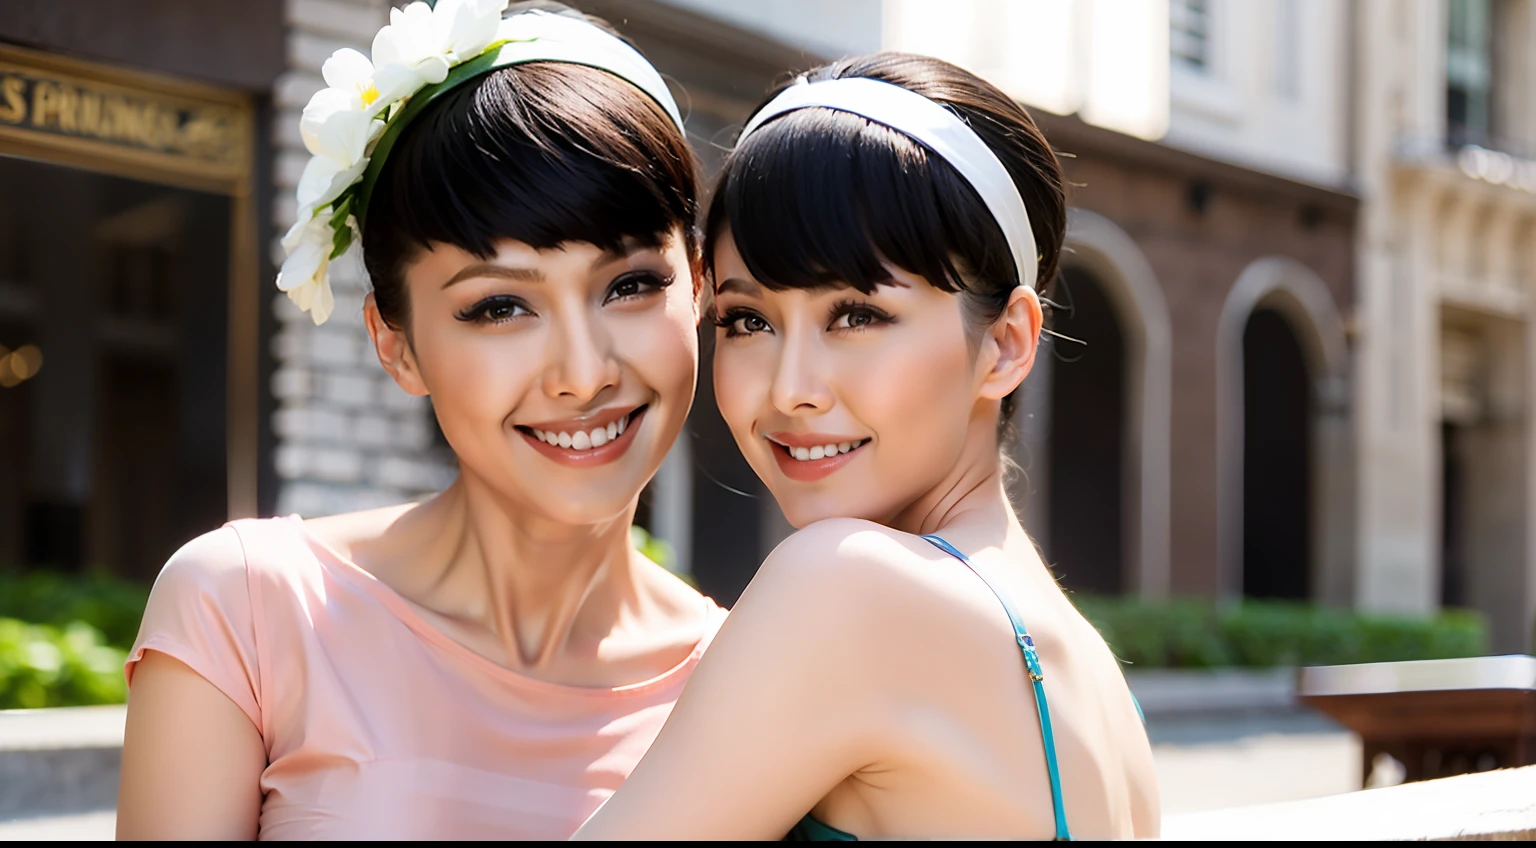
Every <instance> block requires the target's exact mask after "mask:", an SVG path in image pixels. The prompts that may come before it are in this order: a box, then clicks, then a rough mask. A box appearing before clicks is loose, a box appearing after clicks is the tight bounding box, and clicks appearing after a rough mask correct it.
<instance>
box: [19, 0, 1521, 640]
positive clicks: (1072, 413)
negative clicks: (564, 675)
mask: <svg viewBox="0 0 1536 848" xmlns="http://www.w3.org/2000/svg"><path fill="white" fill-rule="evenodd" d="M390 5H391V4H390V3H389V2H388V1H387V0H260V1H259V2H249V3H242V4H234V5H231V6H228V7H226V6H224V5H220V6H219V7H218V11H217V12H216V13H214V12H212V11H211V10H210V9H209V7H207V6H206V5H204V4H200V3H198V2H196V0H135V2H130V3H108V2H105V0H81V2H78V3H74V4H69V7H68V8H65V7H64V5H63V4H53V3H49V2H44V0H3V3H0V9H3V14H0V346H3V347H0V445H3V446H5V448H6V450H7V451H8V452H9V456H16V457H24V458H25V461H24V462H14V463H13V462H3V463H0V565H3V564H5V563H8V562H19V563H22V564H42V563H53V564H56V565H59V566H63V567H76V568H78V567H84V566H86V565H88V564H93V563H95V564H103V565H106V566H107V567H109V568H111V569H113V570H117V571H119V572H122V573H127V574H136V575H141V576H147V575H149V574H152V573H153V572H154V569H155V567H156V566H157V565H158V562H159V561H162V560H163V559H164V557H165V556H166V555H167V554H168V553H169V552H170V550H173V549H174V547H175V545H176V544H178V543H179V542H180V541H184V540H185V539H186V538H188V537H189V536H190V535H192V534H194V533H195V532H196V531H198V530H200V529H204V528H207V527H211V526H212V525H214V524H216V523H217V522H218V521H219V520H220V519H222V518H224V517H227V516H238V515H250V514H258V513H260V514H272V513H290V512H298V513H300V514H303V515H321V514H327V513H333V512H338V511H344V510H348V509H357V508H363V507H368V506H373V505H380V504H385V503H395V502H399V501H401V500H404V499H409V498H415V497H420V496H422V495H424V494H427V493H430V492H432V491H435V490H436V489H438V488H440V487H441V486H443V485H445V484H446V483H447V482H448V481H449V480H451V479H452V475H453V473H454V472H453V467H452V461H451V453H450V452H449V451H448V450H447V448H446V445H444V444H443V443H442V439H441V436H440V435H439V434H438V432H437V430H436V427H435V424H434V421H433V419H432V415H431V410H430V408H429V406H428V405H427V404H426V403H425V402H424V401H422V400H420V399H415V398H410V397H408V396H406V395H405V394H404V393H403V392H401V391H400V390H399V389H398V388H397V387H396V386H395V385H394V384H393V383H392V381H390V380H389V378H388V377H387V376H386V375H384V373H383V372H382V370H381V369H380V368H379V367H378V366H377V364H376V361H375V359H374V356H373V354H372V351H371V348H370V346H369V344H368V342H367V337H366V334H365V333H364V331H363V328H362V322H361V318H360V304H361V300H362V297H363V294H364V293H365V291H366V283H365V281H364V278H363V275H362V273H361V269H360V263H356V262H350V263H349V262H347V261H343V262H341V263H339V265H340V267H334V269H333V280H334V281H335V284H336V296H337V310H336V313H335V315H334V317H333V318H332V319H331V321H330V322H329V323H327V324H326V325H325V326H324V327H318V328H317V327H315V326H313V325H312V323H310V322H309V321H308V319H307V318H306V317H304V316H303V315H301V314H300V313H298V312H297V310H296V309H294V308H293V307H292V305H291V304H290V303H288V301H287V300H286V299H285V298H283V297H281V296H280V295H278V294H277V293H276V292H275V291H274V290H273V289H272V288H271V287H270V282H271V280H272V278H273V276H274V273H275V267H276V263H277V262H278V260H279V259H280V251H279V249H278V246H277V244H276V237H277V236H278V235H280V234H281V233H282V232H283V231H284V230H285V229H286V228H287V226H288V224H289V223H291V220H292V216H293V214H294V209H293V201H292V198H291V195H292V189H293V186H294V184H295V183H296V181H297V179H298V176H299V173H300V172H301V170H302V168H303V165H304V162H305V160H306V157H307V154H306V153H305V151H304V149H303V145H302V143H301V141H300V139H299V136H298V115H299V112H300V110H301V109H302V108H303V105H304V104H305V103H306V102H307V100H308V98H309V97H310V95H311V94H312V93H313V92H314V91H315V90H317V89H318V88H319V87H320V86H321V84H322V82H321V79H320V74H319V71H320V66H321V64H322V63H323V62H324V60H325V59H326V57H328V56H329V55H330V53H331V52H332V51H333V50H335V49H337V48H340V47H345V46H351V47H356V48H359V49H363V50H365V51H366V50H367V48H368V46H369V42H370V41H371V39H372V36H373V34H374V33H375V32H376V30H377V29H378V27H380V26H381V25H383V23H385V22H386V20H387V16H388V10H389V7H390ZM573 5H576V6H578V7H580V8H583V9H585V10H588V11H591V12H593V13H596V14H598V15H601V16H603V17H605V18H607V19H608V20H610V21H612V22H613V23H614V24H615V25H617V26H618V27H620V28H621V29H622V30H623V31H624V32H625V33H626V34H627V35H628V36H630V37H631V38H632V39H633V40H634V41H635V42H636V43H637V44H638V45H639V46H640V47H641V48H642V49H643V50H644V51H645V52H646V53H647V55H649V56H650V57H651V58H652V59H653V61H654V62H655V63H656V65H657V66H658V67H659V68H660V69H661V70H662V72H663V73H664V74H665V75H666V76H667V77H668V79H669V81H670V82H671V83H672V84H674V86H675V88H676V90H677V93H678V95H679V101H680V103H682V104H683V107H684V111H685V113H686V114H687V115H688V123H689V128H690V130H689V131H690V136H691V139H692V140H693V141H694V143H695V146H696V148H697V149H698V150H699V151H700V153H701V155H702V157H703V158H704V160H705V162H706V166H707V167H708V168H709V169H710V170H711V171H713V170H714V169H715V168H716V167H717V166H718V163H719V161H720V157H721V155H722V151H723V150H725V149H726V148H727V147H728V146H729V144H730V143H731V141H732V140H733V139H734V134H735V129H736V127H738V126H739V124H740V122H741V121H742V120H743V119H744V118H745V117H746V116H747V114H748V113H749V112H750V110H751V108H752V107H753V106H754V105H755V104H756V103H757V102H758V101H759V100H760V98H761V97H762V95H763V93H764V92H765V91H766V90H767V88H768V87H769V86H770V85H771V84H772V83H773V82H774V81H776V80H778V79H780V78H782V77H783V75H784V73H785V72H786V71H791V70H803V69H805V68H807V67H810V66H812V65H814V64H817V63H818V62H820V61H822V60H824V59H826V58H834V57H837V56H842V55H851V54H857V53H863V52H869V51H872V50H877V49H884V48H893V49H908V50H914V51H918V52H927V53H932V54H935V55H940V56H943V57H945V58H950V59H953V60H954V61H956V62H958V63H960V64H962V65H964V66H966V67H969V68H972V69H973V70H976V71H977V72H979V73H981V74H982V75H984V76H986V77H987V78H989V79H991V80H993V81H995V82H997V83H998V84H999V85H1000V86H1001V87H1003V88H1004V89H1005V90H1007V91H1008V92H1009V93H1010V94H1012V95H1013V96H1015V97H1017V98H1018V99H1019V100H1020V101H1021V102H1023V103H1025V104H1026V106H1028V107H1029V108H1030V110H1031V112H1032V113H1033V114H1034V115H1035V116H1036V118H1037V120H1038V121H1039V123H1040V124H1041V126H1042V127H1043V128H1044V130H1045V131H1046V134H1047V136H1048V137H1049V139H1050V140H1051V142H1052V144H1053V145H1054V146H1055V147H1056V148H1057V149H1058V150H1059V151H1061V152H1062V153H1063V154H1065V155H1067V156H1068V157H1069V158H1067V159H1065V160H1064V161H1065V166H1066V169H1067V174H1068V177H1069V179H1070V180H1071V182H1072V183H1073V187H1072V190H1071V194H1070V201H1071V204H1072V207H1073V208H1072V212H1071V219H1070V227H1069V234H1068V242H1069V249H1070V252H1069V255H1068V257H1067V261H1066V262H1065V266H1064V267H1065V272H1064V276H1063V279H1062V280H1061V281H1060V283H1059V284H1058V287H1057V290H1056V291H1055V293H1054V294H1053V299H1054V300H1055V301H1056V303H1058V304H1060V306H1061V308H1060V309H1058V310H1057V314H1056V315H1055V318H1054V321H1055V324H1054V326H1055V329H1056V331H1057V332H1059V333H1060V334H1061V335H1063V336H1066V337H1070V338H1071V339H1076V340H1080V341H1081V342H1082V343H1081V344H1080V343H1078V342H1076V341H1070V340H1064V339H1059V338H1058V339H1054V340H1052V341H1051V342H1050V345H1051V350H1050V352H1051V353H1052V354H1053V355H1051V356H1046V357H1042V359H1041V360H1040V365H1039V366H1038V368H1037V371H1036V373H1035V374H1034V375H1032V376H1031V378H1030V380H1029V382H1028V383H1027V385H1026V396H1025V403H1024V404H1023V405H1022V408H1021V411H1020V418H1019V421H1018V424H1019V429H1020V432H1021V434H1022V437H1021V440H1020V443H1019V444H1018V446H1017V451H1018V457H1017V458H1018V460H1019V462H1020V464H1021V465H1022V466H1023V467H1024V469H1025V471H1026V473H1025V475H1024V476H1023V477H1021V478H1020V479H1019V480H1016V481H1014V483H1013V493H1014V495H1015V496H1016V499H1017V502H1018V504H1019V506H1020V509H1021V512H1022V514H1023V515H1024V517H1025V523H1026V526H1027V527H1028V528H1029V530H1030V531H1031V533H1032V534H1034V535H1035V536H1036V538H1037V539H1038V540H1039V542H1040V543H1041V546H1042V548H1043V549H1044V551H1045V552H1046V555H1047V558H1048V559H1049V560H1050V561H1051V562H1052V563H1053V564H1054V565H1055V567H1056V568H1057V569H1058V571H1059V573H1060V574H1061V576H1062V579H1063V580H1064V582H1065V583H1066V584H1067V585H1068V586H1070V587H1073V588H1076V589H1079V590H1084V591H1094V592H1101V593H1139V594H1144V595H1147V596H1151V597H1158V596H1164V595H1169V594H1196V595H1207V596H1228V597H1230V596H1254V597H1278V598H1291V599H1298V600H1311V601H1315V602H1319V603H1327V604H1334V605H1347V606H1359V607H1362V608H1368V609H1376V610H1387V611H1400V612H1414V613H1418V612H1425V611H1430V610H1433V609H1435V608H1436V607H1438V606H1440V605H1442V604H1448V605H1468V606H1475V607H1477V608H1479V609H1482V610H1484V611H1486V612H1488V613H1489V614H1490V615H1491V616H1492V618H1493V621H1494V624H1495V634H1496V647H1497V648H1499V649H1500V650H1511V649H1523V648H1524V647H1525V646H1526V645H1527V644H1528V638H1529V629H1530V619H1531V612H1532V610H1533V609H1536V585H1533V584H1536V577H1533V574H1536V522H1532V520H1531V516H1532V515H1533V514H1536V449H1533V448H1536V445H1533V444H1532V438H1531V428H1532V426H1533V421H1536V416H1533V414H1532V413H1531V411H1530V407H1531V397H1530V395H1531V394H1532V389H1531V387H1532V386H1533V385H1536V373H1533V371H1536V342H1533V337H1532V333H1531V332H1530V330H1529V329H1528V327H1527V322H1528V319H1527V317H1526V313H1527V309H1528V306H1527V302H1528V299H1529V297H1530V295H1529V294H1528V292H1529V291H1530V289H1531V288H1532V286H1533V284H1536V164H1532V163H1531V161H1530V159H1529V158H1526V157H1530V156H1532V155H1533V153H1536V10H1533V6H1536V0H1351V2H1347V3H1343V2H1335V0H970V2H952V3H932V2H921V0H846V2H838V3H824V2H813V0H664V1H663V0H574V3H573ZM113 98H116V99H113ZM109 100H110V101H111V102H112V103H119V102H121V103H126V104H130V105H132V104H138V105H137V106H134V107H133V108H132V109H128V107H126V106H124V107H117V106H114V107H111V108H115V109H119V111H121V110H123V109H128V111H126V112H123V113H122V114H124V115H127V114H129V113H130V112H131V113H132V114H133V115H136V116H137V117H132V118H123V119H121V120H120V121H119V123H120V124H121V125H122V126H123V127H127V128H128V129H126V130H123V131H121V132H116V133H115V134H114V133H112V132H107V131H106V130H103V129H101V126H102V122H101V119H100V118H98V117H92V115H94V114H95V113H94V112H91V110H92V109H99V108H101V107H99V106H94V105H82V104H99V103H105V102H108V101H109ZM17 104H21V105H20V106H18V105H17ZM134 110H137V111H134ZM114 114H116V113H114ZM166 115H169V116H171V117H164V116H166ZM156 116H159V117H156ZM157 122H158V123H157ZM152 125H153V126H170V127H172V128H173V129H174V130H175V132H173V133H171V135H170V136H167V137H166V138H157V137H152V136H153V134H152V133H149V132H148V131H147V130H144V129H142V128H143V127H147V126H152ZM135 127H138V128H139V129H134V128H135ZM130 130H131V131H130ZM167 138H169V139H170V140H167ZM199 139H201V140H199ZM26 347H30V348H31V350H30V351H28V352H27V354H26V356H25V357H20V356H18V355H16V354H14V353H13V352H15V351H19V350H20V349H22V348H26ZM704 349H705V356H706V358H707V357H708V355H709V345H708V339H707V338H706V344H705V346H704ZM37 353H40V354H41V356H42V363H43V364H42V365H41V370H38V369H37V368H34V367H32V364H29V363H33V364H35V363H34V360H35V359H36V357H35V355H34V354H37ZM3 357H11V358H10V359H5V358H3ZM13 366H14V367H13ZM8 368H9V369H10V370H9V371H8V370H7V369H8ZM7 374H9V375H10V376H9V377H7V376H6V375H7ZM22 374H26V376H25V377H22V376H20V375H22ZM702 374H703V375H704V379H703V381H702V384H701V386H700V391H699V394H698V399H697V402H696V406H695V410H694V413H693V415H692V417H691V419H690V424H689V428H688V431H687V434H686V436H685V438H684V439H683V440H682V441H681V442H680V443H679V445H678V447H677V448H676V449H675V450H674V452H673V454H672V455H671V456H670V457H669V458H668V461H667V464H666V466H665V467H664V468H663V470H662V472H661V474H660V475H658V478H657V480H656V481H655V482H654V483H653V484H652V486H651V489H650V491H649V492H648V493H647V495H646V496H645V497H644V498H643V503H642V510H641V516H640V521H641V523H643V524H645V525H646V526H648V527H650V528H651V529H652V530H653V531H654V532H655V533H656V534H657V535H659V536H661V537H663V538H665V539H667V540H668V541H669V542H671V543H672V545H673V547H674V548H675V550H676V552H677V555H678V559H679V562H680V564H681V565H683V566H684V567H686V568H689V569H690V570H692V571H693V573H694V574H695V575H696V577H697V578H698V580H699V582H700V583H701V585H702V586H703V587H704V588H705V589H706V590H709V591H711V592H712V593H714V594H716V595H717V596H719V597H720V598H721V599H722V601H725V602H729V601H731V600H733V599H734V597H735V596H736V594H737V593H738V592H739V591H740V589H741V587H743V586H744V585H745V583H746V581H747V580H748V579H749V578H750V576H751V574H752V571H753V569H754V568H755V566H756V564H757V563H758V562H759V561H760V560H761V558H762V556H763V555H765V554H766V553H767V551H768V550H770V549H771V548H772V546H773V545H774V544H776V543H777V542H778V541H779V540H780V539H782V538H783V537H784V536H785V535H786V534H787V533H788V532H790V530H791V528H789V527H788V525H787V524H786V523H785V522H784V519H783V517H782V515H781V514H780V513H779V511H778V509H777V508H776V507H775V506H774V505H773V503H772V500H771V498H769V497H767V496H766V493H765V492H764V491H763V489H762V487H761V485H760V484H759V482H758V481H757V480H756V478H755V477H754V475H753V474H752V473H751V471H750V469H749V468H747V466H746V465H745V463H744V462H743V461H742V460H741V459H740V457H739V456H738V454H737V452H736V449H735V446H734V444H733V443H732V441H731V439H730V436H729V434H728V432H726V430H725V428H724V425H723V422H721V421H720V418H719V415H718V413H716V411H715V409H714V400H713V395H712V387H711V385H710V380H709V379H708V375H709V367H708V362H707V359H706V362H705V365H704V368H703V369H702ZM7 382H10V383H13V385H10V386H6V385H5V384H6V383H7ZM144 528H149V529H144Z"/></svg>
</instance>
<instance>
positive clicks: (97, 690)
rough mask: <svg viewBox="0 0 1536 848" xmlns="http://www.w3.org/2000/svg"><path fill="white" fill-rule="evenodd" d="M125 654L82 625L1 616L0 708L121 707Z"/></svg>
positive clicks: (124, 693) (124, 690)
mask: <svg viewBox="0 0 1536 848" xmlns="http://www.w3.org/2000/svg"><path fill="white" fill-rule="evenodd" d="M127 656H128V652H127V651H125V650H124V649H122V648H119V647H114V646H112V645H108V644H107V643H106V640H105V639H104V638H103V637H102V634H101V631H99V630H97V629H96V628H94V627H92V626H90V625H89V624H86V623H85V622H83V621H75V622H71V623H69V624H68V625H65V626H64V627H54V626H51V625H47V624H28V623H27V622H24V621H17V620H16V619H14V618H0V709H38V708H40V707H74V706H84V705H87V704H121V703H122V702H123V701H125V700H127V698H128V685H127V683H126V682H125V681H124V680H123V661H124V660H125V659H127Z"/></svg>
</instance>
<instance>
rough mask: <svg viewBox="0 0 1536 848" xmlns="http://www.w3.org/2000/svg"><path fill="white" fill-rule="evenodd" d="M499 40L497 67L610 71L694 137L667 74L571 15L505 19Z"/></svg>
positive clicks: (525, 14)
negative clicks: (547, 65) (544, 65)
mask: <svg viewBox="0 0 1536 848" xmlns="http://www.w3.org/2000/svg"><path fill="white" fill-rule="evenodd" d="M496 38H497V40H498V41H501V40H505V41H506V42H507V43H506V44H503V45H502V46H501V57H500V59H499V61H497V63H496V65H497V67H505V66H507V65H516V64H521V63H523V62H564V63H566V64H568V65H586V66H587V67H590V68H597V69H598V70H600V71H607V72H608V73H610V74H613V75H614V76H616V77H619V78H621V79H624V80H627V81H628V82H630V83H631V84H633V85H634V86H635V87H636V88H638V89H640V90H641V91H643V92H645V93H646V94H648V95H650V97H651V99H652V100H655V101H656V102H657V103H660V104H661V108H663V109H665V110H667V114H668V115H671V116H672V120H673V121H674V122H675V123H676V124H677V129H678V130H679V131H680V132H682V133H683V135H684V136H686V135H687V134H688V133H687V130H685V129H683V115H682V113H681V112H679V111H678V109H677V102H676V101H675V100H673V99H672V92H671V91H669V90H668V89H667V84H666V83H665V82H663V81H662V79H661V74H659V73H657V72H656V68H655V67H653V66H652V65H651V63H650V62H648V61H646V59H645V57H644V56H642V55H640V51H638V50H636V49H635V48H633V47H630V46H629V45H628V44H625V43H624V40H623V39H622V38H617V37H615V36H614V35H612V34H611V33H609V32H606V31H604V30H603V29H602V28H601V27H597V26H594V25H592V24H590V23H588V22H586V21H583V20H580V19H578V18H573V17H568V16H566V15H555V14H549V13H547V12H541V11H538V10H530V11H527V12H523V13H521V14H517V15H513V16H512V17H510V18H506V19H504V20H503V21H502V22H501V27H500V29H499V30H498V31H497V33H496Z"/></svg>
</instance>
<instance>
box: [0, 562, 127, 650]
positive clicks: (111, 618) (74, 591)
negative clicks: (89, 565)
mask: <svg viewBox="0 0 1536 848" xmlns="http://www.w3.org/2000/svg"><path fill="white" fill-rule="evenodd" d="M148 601H149V587H148V586H145V585H142V584H139V583H131V582H129V581H126V580H122V579H120V578H116V577H106V576H101V575H76V574H59V573H57V572H51V571H28V572H22V573H19V574H18V573H6V572H0V617H4V618H17V619H21V620H22V621H31V622H36V623H38V624H51V625H53V626H55V627H66V626H68V625H69V623H70V622H72V621H83V622H85V623H87V624H89V625H91V626H92V627H94V628H96V629H97V630H99V631H101V633H102V635H103V636H104V637H105V638H106V641H107V644H109V645H117V646H119V647H123V648H126V647H128V646H129V645H132V644H133V640H134V638H135V637H136V636H137V635H138V632H139V620H140V619H141V618H143V617H144V604H145V603H147V602H148Z"/></svg>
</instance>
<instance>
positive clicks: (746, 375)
mask: <svg viewBox="0 0 1536 848" xmlns="http://www.w3.org/2000/svg"><path fill="white" fill-rule="evenodd" d="M773 368H774V361H773V349H772V348H771V347H770V344H769V341H768V340H764V339H753V340H750V341H736V340H731V341H727V340H726V339H724V338H722V337H721V335H720V334H719V333H716V336H715V361H714V380H715V405H716V406H717V407H719V408H720V417H721V418H723V419H725V424H726V426H727V427H729V428H730V429H731V431H732V432H733V433H735V434H736V437H737V439H738V440H739V439H741V438H743V437H744V436H748V435H750V431H751V428H752V422H753V421H754V420H755V419H756V417H757V414H758V412H759V411H760V410H762V409H763V408H764V407H765V406H767V405H768V402H769V401H768V394H769V390H770V383H771V382H772V379H773Z"/></svg>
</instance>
